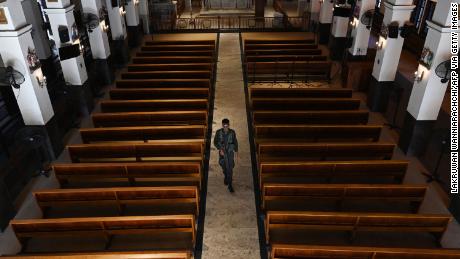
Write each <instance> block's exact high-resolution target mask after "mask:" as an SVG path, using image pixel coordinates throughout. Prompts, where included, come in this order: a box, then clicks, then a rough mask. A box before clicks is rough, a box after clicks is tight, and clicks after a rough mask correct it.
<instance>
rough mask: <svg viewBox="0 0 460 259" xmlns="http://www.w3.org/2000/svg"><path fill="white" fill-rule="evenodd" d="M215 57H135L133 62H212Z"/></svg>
mask: <svg viewBox="0 0 460 259" xmlns="http://www.w3.org/2000/svg"><path fill="white" fill-rule="evenodd" d="M212 62H214V57H209V56H166V57H133V58H132V63H133V64H177V63H212Z"/></svg>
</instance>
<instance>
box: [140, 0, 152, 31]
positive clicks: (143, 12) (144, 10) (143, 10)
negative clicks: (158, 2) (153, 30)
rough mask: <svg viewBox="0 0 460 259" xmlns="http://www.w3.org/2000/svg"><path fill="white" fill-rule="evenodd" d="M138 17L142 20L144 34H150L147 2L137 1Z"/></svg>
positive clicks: (143, 0)
mask: <svg viewBox="0 0 460 259" xmlns="http://www.w3.org/2000/svg"><path fill="white" fill-rule="evenodd" d="M139 17H140V19H141V20H142V25H143V27H144V33H145V34H149V33H150V20H149V2H148V0H139Z"/></svg>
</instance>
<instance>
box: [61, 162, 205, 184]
mask: <svg viewBox="0 0 460 259" xmlns="http://www.w3.org/2000/svg"><path fill="white" fill-rule="evenodd" d="M53 171H54V174H55V175H56V178H57V180H58V181H59V184H60V186H61V187H67V186H69V185H71V186H77V187H80V186H86V185H87V184H90V183H93V184H94V183H95V184H96V186H97V187H99V186H100V185H97V184H98V183H107V182H113V183H114V184H118V185H116V186H120V185H121V184H126V183H128V184H129V186H138V185H140V184H149V186H152V185H153V186H171V185H173V186H177V185H189V186H198V187H199V188H200V186H201V179H202V168H201V163H200V162H173V163H172V162H140V163H119V162H117V163H77V164H54V165H53Z"/></svg>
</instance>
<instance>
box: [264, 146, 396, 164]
mask: <svg viewBox="0 0 460 259" xmlns="http://www.w3.org/2000/svg"><path fill="white" fill-rule="evenodd" d="M394 148H395V145H394V144H388V143H261V144H259V146H258V149H257V158H258V161H259V163H263V162H281V161H286V162H287V161H292V162H294V161H295V162H300V161H322V160H328V161H331V160H382V159H383V160H390V159H391V158H392V157H393V151H394Z"/></svg>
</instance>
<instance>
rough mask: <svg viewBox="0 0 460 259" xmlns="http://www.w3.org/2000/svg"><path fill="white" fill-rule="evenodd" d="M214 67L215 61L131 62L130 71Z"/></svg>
mask: <svg viewBox="0 0 460 259" xmlns="http://www.w3.org/2000/svg"><path fill="white" fill-rule="evenodd" d="M213 68H214V64H213V63H183V64H129V65H128V72H140V71H178V70H182V71H195V70H208V71H211V70H213Z"/></svg>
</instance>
